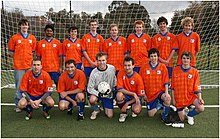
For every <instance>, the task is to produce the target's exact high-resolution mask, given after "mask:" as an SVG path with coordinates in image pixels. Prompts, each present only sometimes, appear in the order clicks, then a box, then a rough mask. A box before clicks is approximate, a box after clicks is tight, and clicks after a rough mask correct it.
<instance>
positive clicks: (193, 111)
mask: <svg viewBox="0 0 220 139" xmlns="http://www.w3.org/2000/svg"><path fill="white" fill-rule="evenodd" d="M198 114H199V113H198V112H197V111H196V109H193V110H191V111H189V113H188V114H187V116H189V117H194V116H196V115H198Z"/></svg>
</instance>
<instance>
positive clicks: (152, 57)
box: [140, 48, 171, 124]
mask: <svg viewBox="0 0 220 139" xmlns="http://www.w3.org/2000/svg"><path fill="white" fill-rule="evenodd" d="M148 58H149V63H148V64H146V66H145V67H142V68H141V70H140V75H141V77H142V78H143V82H144V88H145V92H146V98H145V100H146V101H147V110H148V115H149V117H153V116H154V115H155V114H156V112H157V111H158V109H159V107H163V110H164V111H163V112H162V120H163V121H164V122H165V123H166V124H170V123H167V122H166V119H167V116H168V113H169V111H170V101H171V97H170V95H169V94H168V85H169V76H168V71H167V68H166V66H165V65H164V64H163V63H160V62H158V59H159V51H158V50H157V49H156V48H152V49H150V50H149V52H148Z"/></svg>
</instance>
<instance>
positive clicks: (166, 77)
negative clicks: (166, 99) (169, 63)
mask: <svg viewBox="0 0 220 139" xmlns="http://www.w3.org/2000/svg"><path fill="white" fill-rule="evenodd" d="M161 64H162V63H161ZM169 83H170V80H169V75H168V71H167V68H166V66H165V65H164V66H163V84H164V86H165V85H166V84H169Z"/></svg>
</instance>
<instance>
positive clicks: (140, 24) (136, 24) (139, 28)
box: [134, 20, 144, 34]
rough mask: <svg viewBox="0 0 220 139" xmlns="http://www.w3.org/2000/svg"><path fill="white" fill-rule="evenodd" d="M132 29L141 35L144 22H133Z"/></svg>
mask: <svg viewBox="0 0 220 139" xmlns="http://www.w3.org/2000/svg"><path fill="white" fill-rule="evenodd" d="M134 29H135V32H136V33H137V34H141V33H142V32H143V30H144V22H143V21H142V20H137V21H135V22H134Z"/></svg>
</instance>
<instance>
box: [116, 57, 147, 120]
mask: <svg viewBox="0 0 220 139" xmlns="http://www.w3.org/2000/svg"><path fill="white" fill-rule="evenodd" d="M117 90H118V92H117V94H116V99H117V103H118V107H119V108H120V109H121V112H122V113H121V114H120V117H119V122H125V119H126V117H127V116H128V114H127V108H128V106H129V105H131V106H132V117H136V116H137V114H139V113H140V112H141V101H140V98H141V96H144V95H145V93H144V84H143V81H142V78H141V76H140V75H139V74H138V73H137V72H135V71H134V59H133V58H131V57H125V58H124V70H121V71H119V73H118V76H117Z"/></svg>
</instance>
